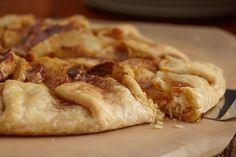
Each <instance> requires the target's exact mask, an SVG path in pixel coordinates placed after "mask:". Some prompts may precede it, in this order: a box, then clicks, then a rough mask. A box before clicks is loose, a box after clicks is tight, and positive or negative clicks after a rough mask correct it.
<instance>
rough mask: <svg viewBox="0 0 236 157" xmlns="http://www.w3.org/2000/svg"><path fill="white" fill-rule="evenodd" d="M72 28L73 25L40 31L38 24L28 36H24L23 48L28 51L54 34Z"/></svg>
mask: <svg viewBox="0 0 236 157" xmlns="http://www.w3.org/2000/svg"><path fill="white" fill-rule="evenodd" d="M74 28H75V27H74V26H73V25H63V26H61V25H52V26H49V27H47V28H46V29H44V30H42V26H41V24H40V23H38V24H37V25H35V26H33V27H32V29H31V30H30V31H29V33H28V35H27V36H26V40H25V44H24V46H25V47H26V49H28V50H29V49H31V47H33V46H35V45H36V44H38V43H39V42H41V41H43V40H45V39H47V38H49V37H50V36H52V35H54V34H57V33H63V32H67V31H70V30H72V29H74Z"/></svg>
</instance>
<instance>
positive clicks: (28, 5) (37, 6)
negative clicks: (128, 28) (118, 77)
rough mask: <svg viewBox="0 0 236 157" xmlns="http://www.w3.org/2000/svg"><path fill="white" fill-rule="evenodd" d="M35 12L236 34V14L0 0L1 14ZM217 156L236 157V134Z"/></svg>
mask: <svg viewBox="0 0 236 157" xmlns="http://www.w3.org/2000/svg"><path fill="white" fill-rule="evenodd" d="M9 13H15V14H27V13H33V14H34V15H35V16H36V17H67V16H71V15H74V14H83V15H85V16H87V17H88V18H93V19H102V20H119V21H146V22H168V23H175V24H187V25H201V26H214V27H219V28H222V29H224V30H226V31H229V32H231V33H232V34H234V35H236V15H235V16H228V17H221V18H211V19H197V20H196V19H181V20H178V19H161V18H159V19H158V18H156V19H147V18H145V19H144V18H137V17H128V16H124V15H122V16H121V15H115V14H111V13H107V12H103V11H99V10H96V9H93V8H90V7H88V6H86V5H85V2H84V0H40V1H35V0H20V1H19V0H0V16H3V15H5V14H9ZM217 157H236V135H235V136H234V139H233V140H232V142H231V143H230V144H229V146H228V147H227V148H226V149H225V150H224V152H222V154H219V155H217Z"/></svg>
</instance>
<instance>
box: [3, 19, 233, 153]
mask: <svg viewBox="0 0 236 157" xmlns="http://www.w3.org/2000/svg"><path fill="white" fill-rule="evenodd" d="M135 25H136V26H137V27H138V28H139V29H140V30H141V32H142V33H143V34H145V35H146V36H148V37H150V38H152V39H154V40H156V41H158V42H163V43H167V44H170V45H173V46H175V47H177V48H178V49H180V50H182V51H183V52H185V53H186V54H187V55H188V56H189V57H190V58H191V59H193V60H200V61H207V62H212V63H214V64H216V65H218V66H219V67H221V68H222V69H223V70H224V73H225V76H226V79H227V87H228V88H236V38H235V37H234V36H233V35H231V34H228V33H227V32H224V31H222V30H218V29H216V28H205V27H189V26H177V25H165V24H144V23H135ZM174 124H179V125H183V126H184V128H182V129H180V128H175V127H173V125H174ZM235 133H236V120H231V121H227V122H217V121H212V120H207V119H203V120H202V121H200V122H198V123H184V122H179V121H173V120H166V121H165V124H164V128H163V129H160V130H159V129H154V128H153V126H151V125H139V126H134V127H129V128H124V129H119V130H116V131H109V132H104V133H99V134H92V135H80V136H64V137H0V156H1V157H54V156H56V157H78V156H83V157H91V156H96V157H108V156H109V157H110V156H111V157H121V156H122V157H211V156H213V155H216V154H218V153H220V152H221V151H222V150H223V149H224V148H225V147H226V146H227V144H228V143H229V142H230V140H231V138H232V137H233V135H234V134H235Z"/></svg>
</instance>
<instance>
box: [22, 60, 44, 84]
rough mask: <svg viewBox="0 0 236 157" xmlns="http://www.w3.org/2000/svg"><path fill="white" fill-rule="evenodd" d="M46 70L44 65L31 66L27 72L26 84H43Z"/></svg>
mask: <svg viewBox="0 0 236 157" xmlns="http://www.w3.org/2000/svg"><path fill="white" fill-rule="evenodd" d="M44 74H45V68H44V66H43V65H42V64H39V63H36V64H32V65H31V69H30V70H28V71H27V75H26V82H34V83H41V82H43V81H44Z"/></svg>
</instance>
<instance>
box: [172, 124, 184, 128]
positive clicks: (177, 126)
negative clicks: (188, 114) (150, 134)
mask: <svg viewBox="0 0 236 157" xmlns="http://www.w3.org/2000/svg"><path fill="white" fill-rule="evenodd" d="M173 127H175V128H178V129H182V128H184V126H183V125H178V124H175V125H173Z"/></svg>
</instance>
